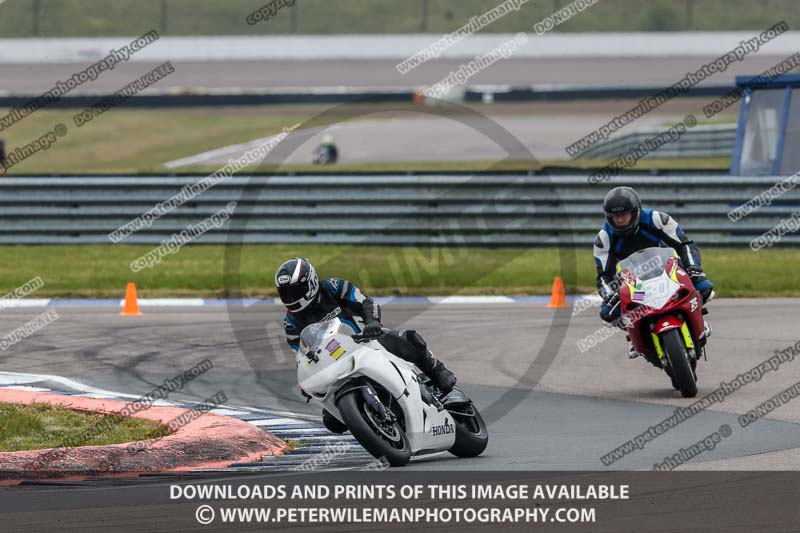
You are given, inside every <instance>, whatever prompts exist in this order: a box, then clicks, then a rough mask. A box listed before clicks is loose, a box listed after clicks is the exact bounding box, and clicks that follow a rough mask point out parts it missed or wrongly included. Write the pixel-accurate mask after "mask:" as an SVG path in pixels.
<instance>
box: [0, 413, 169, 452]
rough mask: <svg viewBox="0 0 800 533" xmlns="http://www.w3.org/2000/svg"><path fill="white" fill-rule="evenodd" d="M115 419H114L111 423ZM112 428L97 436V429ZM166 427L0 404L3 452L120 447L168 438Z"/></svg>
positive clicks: (98, 416)
mask: <svg viewBox="0 0 800 533" xmlns="http://www.w3.org/2000/svg"><path fill="white" fill-rule="evenodd" d="M109 419H113V420H109ZM106 425H108V426H109V427H110V428H111V429H110V430H108V431H105V432H102V433H99V434H97V430H96V428H97V427H106ZM169 434H170V431H169V429H168V428H167V427H166V426H162V425H161V424H157V423H155V422H153V421H150V420H142V419H139V418H125V417H116V416H113V415H105V414H101V413H92V412H87V411H75V410H72V409H67V408H65V407H61V406H54V405H48V404H43V403H34V404H31V405H16V404H10V403H0V452H16V451H21V450H39V449H42V448H57V447H60V446H64V445H66V443H70V444H74V443H80V444H79V445H80V446H100V445H105V444H121V443H125V442H133V441H136V440H143V439H150V438H157V437H163V436H165V435H169Z"/></svg>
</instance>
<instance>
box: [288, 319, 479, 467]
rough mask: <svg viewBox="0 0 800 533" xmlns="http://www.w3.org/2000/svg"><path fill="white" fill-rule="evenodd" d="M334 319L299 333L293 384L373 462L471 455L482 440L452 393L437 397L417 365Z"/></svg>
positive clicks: (474, 416)
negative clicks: (433, 455) (443, 454)
mask: <svg viewBox="0 0 800 533" xmlns="http://www.w3.org/2000/svg"><path fill="white" fill-rule="evenodd" d="M351 335H352V330H351V329H350V328H349V326H347V325H346V324H343V323H342V321H341V320H339V319H338V318H334V319H332V320H328V321H325V322H319V323H317V324H311V325H309V326H307V327H306V328H304V329H303V331H302V332H301V333H300V348H299V350H298V351H297V380H298V383H299V384H300V388H301V390H302V391H303V393H304V394H305V395H307V396H308V397H310V398H313V399H314V400H316V401H318V402H319V403H321V404H322V406H323V407H324V408H325V409H326V410H327V411H328V412H330V413H331V414H332V415H334V416H335V417H336V418H338V419H339V420H340V421H342V422H343V423H344V424H345V425H346V426H347V428H348V429H349V430H350V432H351V433H352V434H353V437H355V438H356V440H357V441H358V442H359V443H360V444H361V445H362V446H363V447H364V448H365V449H366V450H367V451H368V452H369V453H370V454H372V455H373V456H374V457H376V458H379V459H381V458H383V459H385V460H386V461H387V462H388V463H389V464H390V465H391V466H403V465H405V464H406V463H408V462H409V460H410V459H411V456H412V455H421V454H428V453H435V452H440V451H444V450H447V451H449V452H450V453H452V454H453V455H455V456H457V457H476V456H478V455H480V454H481V453H483V451H484V450H485V449H486V445H487V443H488V441H489V434H488V431H487V428H486V423H485V422H484V421H483V418H482V417H481V415H480V413H479V412H478V409H477V408H475V406H474V405H473V403H472V401H471V400H470V399H469V398H467V397H466V396H465V395H464V393H463V392H462V391H461V390H459V389H458V388H455V389H453V391H451V392H450V393H449V394H448V395H447V396H445V397H440V396H441V395H439V394H437V391H436V390H435V389H434V388H433V387H432V386H431V385H430V384H429V381H428V380H427V378H426V377H425V376H424V375H423V374H421V373H418V372H417V371H416V367H414V365H412V364H411V363H408V362H406V361H404V360H402V359H400V358H399V357H396V356H394V355H392V354H391V353H390V352H388V351H387V350H386V349H385V348H384V347H383V346H381V344H380V343H379V342H377V341H376V340H374V339H365V338H363V337H361V336H359V335H355V336H351Z"/></svg>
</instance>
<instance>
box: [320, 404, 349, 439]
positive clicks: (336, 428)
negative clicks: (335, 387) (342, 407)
mask: <svg viewBox="0 0 800 533" xmlns="http://www.w3.org/2000/svg"><path fill="white" fill-rule="evenodd" d="M322 425H324V426H325V427H326V428H327V429H328V431H330V432H332V433H338V434H340V435H341V434H342V433H344V432H345V431H347V426H345V425H344V424H343V423H342V422H340V421H339V419H337V418H336V417H335V416H333V415H332V414H330V413H329V412H328V411H326V410H325V409H323V410H322Z"/></svg>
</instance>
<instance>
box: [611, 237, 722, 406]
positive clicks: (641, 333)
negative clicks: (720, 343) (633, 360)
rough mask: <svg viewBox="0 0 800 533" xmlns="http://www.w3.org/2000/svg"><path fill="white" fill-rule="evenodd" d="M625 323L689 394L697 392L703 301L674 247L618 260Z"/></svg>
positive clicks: (637, 343)
mask: <svg viewBox="0 0 800 533" xmlns="http://www.w3.org/2000/svg"><path fill="white" fill-rule="evenodd" d="M617 275H618V277H619V281H620V285H619V301H620V308H621V320H622V324H623V325H624V326H625V328H626V329H627V331H628V336H629V339H630V341H631V344H632V345H633V348H634V349H635V350H636V351H637V352H639V353H640V354H642V355H643V356H644V357H645V359H647V360H648V361H649V362H650V363H652V364H653V365H655V366H657V367H659V368H663V369H664V370H665V371H666V373H667V374H668V375H669V377H670V378H671V379H672V386H673V387H674V388H675V389H677V390H680V391H681V396H683V397H684V398H693V397H694V396H696V395H697V373H696V368H697V360H698V359H699V358H700V357H701V356H705V344H706V338H705V334H704V331H703V314H704V312H705V310H704V309H703V300H702V297H701V296H700V293H699V292H697V289H695V288H694V284H693V283H692V280H691V279H690V278H689V274H687V272H686V270H684V269H683V267H682V265H681V263H680V258H679V257H678V255H677V254H676V253H675V250H673V249H672V248H645V249H644V250H640V251H638V252H636V253H634V254H631V255H630V256H629V257H627V258H626V259H624V260H622V261H620V262H619V263H618V264H617Z"/></svg>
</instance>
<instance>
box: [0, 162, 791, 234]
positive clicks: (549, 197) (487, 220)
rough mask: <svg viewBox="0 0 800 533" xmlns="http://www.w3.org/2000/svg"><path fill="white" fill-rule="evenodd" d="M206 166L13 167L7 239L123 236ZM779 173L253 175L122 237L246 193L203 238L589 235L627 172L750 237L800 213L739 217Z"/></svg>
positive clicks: (658, 199) (0, 225)
mask: <svg viewBox="0 0 800 533" xmlns="http://www.w3.org/2000/svg"><path fill="white" fill-rule="evenodd" d="M203 177H204V176H196V177H158V176H138V177H80V178H75V177H24V178H16V177H7V178H3V179H0V243H5V244H11V243H19V244H25V243H61V244H66V243H108V244H111V242H112V241H111V240H110V239H109V237H108V235H109V233H111V232H112V231H114V230H116V229H117V228H119V227H120V226H123V225H124V224H126V223H127V222H129V221H131V220H132V219H134V218H136V217H138V216H140V215H142V214H143V213H145V212H147V211H148V210H150V209H151V208H153V207H154V206H155V205H156V204H158V203H159V202H163V201H165V200H167V199H169V198H170V197H171V196H172V195H174V194H176V193H177V192H178V191H180V189H181V188H182V187H184V186H186V185H190V184H193V183H196V182H198V181H199V180H201V179H203ZM777 180H778V179H776V178H763V177H759V178H740V177H727V176H696V177H695V176H690V177H686V176H624V177H618V178H613V179H611V180H610V181H608V182H605V183H601V184H599V185H589V183H588V182H587V179H586V176H554V177H548V176H533V175H509V174H500V175H392V176H379V175H358V176H342V175H335V176H269V177H265V176H259V177H247V176H243V177H234V178H231V179H229V180H227V181H225V182H222V183H220V184H218V185H216V186H214V187H212V188H211V189H209V190H207V191H205V192H203V193H202V194H200V195H198V196H197V197H195V198H192V199H190V200H189V201H187V202H186V203H185V204H183V205H182V206H180V207H178V208H176V209H175V210H173V211H171V212H170V213H168V214H166V215H165V216H163V217H162V218H160V219H158V220H156V221H154V222H153V224H152V226H151V227H146V228H143V229H140V230H139V231H137V232H136V233H134V234H132V235H131V236H129V237H127V238H126V239H124V240H123V241H122V242H123V243H147V244H158V243H160V242H162V241H164V240H166V239H169V238H170V237H171V236H172V235H173V234H175V233H178V232H180V231H182V230H184V229H186V228H187V227H189V226H190V225H196V224H198V223H199V222H200V221H202V220H203V219H205V218H207V217H209V216H210V215H212V214H213V213H216V212H218V211H220V210H221V209H223V208H224V207H225V206H226V204H227V203H228V202H231V201H235V202H238V206H237V208H236V211H235V213H234V215H233V217H232V218H231V220H229V221H227V222H225V223H224V224H223V225H222V226H220V227H216V228H213V229H212V230H210V231H209V232H207V233H205V234H203V235H202V236H200V237H198V238H197V239H196V240H195V241H194V242H199V243H226V242H228V241H229V239H230V240H231V241H233V242H245V243H316V244H320V243H339V244H343V243H352V244H356V243H364V244H398V245H399V244H403V245H434V244H436V245H448V244H449V245H454V246H458V245H464V244H466V245H476V246H555V245H575V246H581V247H583V246H589V245H591V243H592V242H593V240H594V237H595V235H596V233H597V230H598V229H599V227H600V226H601V224H602V223H603V220H604V219H603V214H602V211H601V207H600V206H601V202H602V198H603V196H604V195H605V193H606V191H607V190H608V189H609V188H611V187H613V186H617V185H623V184H624V185H631V186H633V187H635V188H636V189H637V191H639V193H640V194H641V196H642V198H643V201H644V203H645V206H650V207H654V208H657V209H661V210H664V211H666V212H668V213H669V214H671V215H673V216H674V217H675V218H676V219H677V220H678V221H679V223H681V225H682V226H683V227H684V228H685V229H686V231H687V232H688V233H689V235H690V236H691V237H692V238H693V239H694V240H695V241H697V242H698V243H699V244H700V245H701V246H702V245H736V246H746V245H747V244H748V243H749V242H750V241H751V240H752V239H753V238H754V237H756V236H758V235H761V234H762V233H764V232H766V231H769V230H770V229H771V228H773V227H774V226H776V225H777V224H779V223H780V222H781V220H782V219H787V218H789V217H791V216H792V215H793V213H795V212H798V213H800V191H798V190H791V191H789V192H787V193H786V194H784V195H782V196H781V197H780V198H778V199H777V200H775V201H774V202H773V204H772V205H771V206H765V207H761V208H759V209H757V210H756V211H755V212H753V213H752V214H750V215H748V216H746V217H744V218H743V219H741V220H740V221H738V222H733V221H731V220H729V219H728V217H727V213H728V212H729V211H730V210H731V209H733V208H735V207H738V206H740V205H741V204H744V203H745V202H747V201H749V200H750V199H751V198H753V197H755V196H757V195H759V194H761V193H763V192H764V191H767V190H768V189H769V188H770V187H771V186H773V185H774V184H775V182H776V181H777ZM797 218H798V220H800V214H799V215H798V217H797ZM787 244H790V245H797V244H800V237H798V236H797V235H794V234H791V233H790V234H787V235H786V236H784V237H783V238H782V239H781V240H780V242H779V243H778V245H787Z"/></svg>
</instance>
